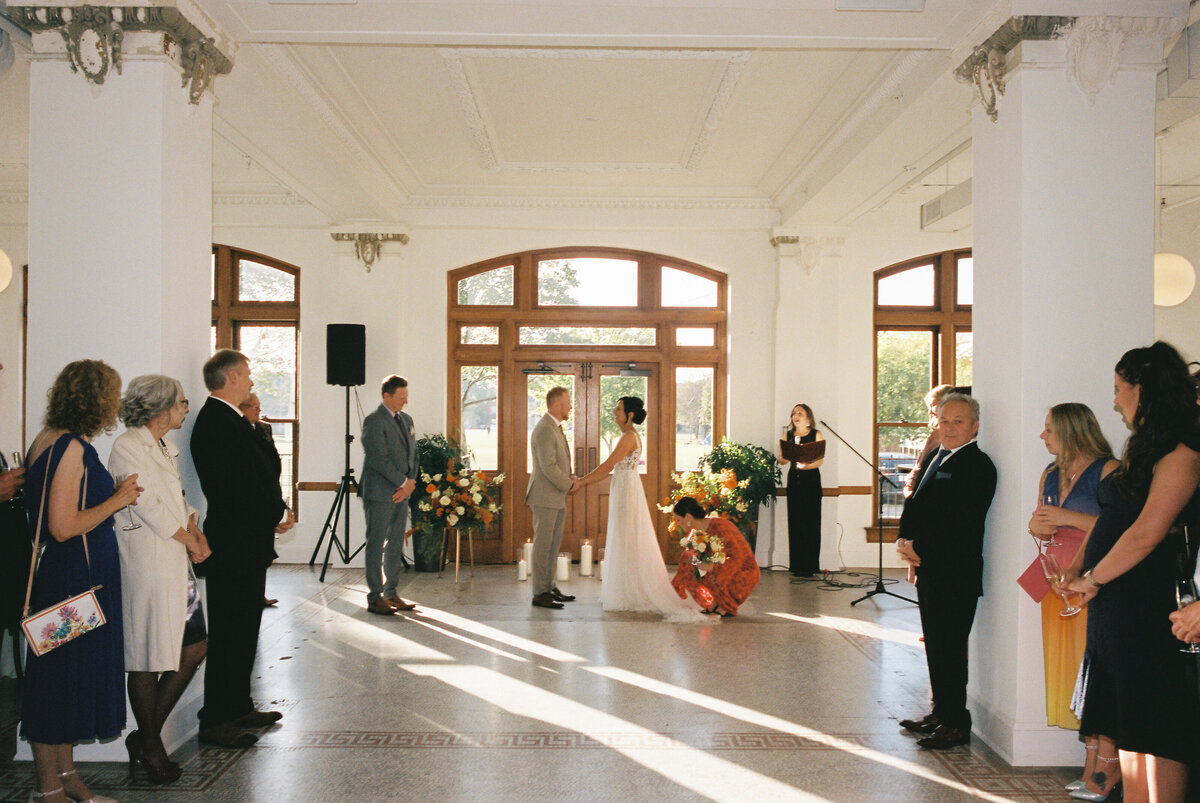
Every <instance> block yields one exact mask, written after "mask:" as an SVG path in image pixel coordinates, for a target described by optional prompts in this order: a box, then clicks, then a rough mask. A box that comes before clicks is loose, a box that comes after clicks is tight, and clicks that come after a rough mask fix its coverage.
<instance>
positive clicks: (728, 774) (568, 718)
mask: <svg viewBox="0 0 1200 803" xmlns="http://www.w3.org/2000/svg"><path fill="white" fill-rule="evenodd" d="M576 571H577V567H573V569H572V579H571V580H570V581H569V582H566V583H561V584H560V585H561V587H562V588H563V590H564V591H566V592H568V593H572V594H576V595H577V596H578V597H579V599H578V601H576V602H574V603H569V604H568V605H567V607H566V608H565V609H564V610H562V611H549V610H543V609H539V608H533V607H531V606H530V604H529V597H530V593H529V584H528V583H517V582H516V580H515V578H516V570H515V569H514V568H513V567H510V566H503V567H500V566H488V567H480V568H479V569H477V570H476V572H475V576H474V579H467V578H466V575H465V574H464V581H463V582H461V583H458V584H455V583H454V581H453V577H452V575H447V576H443V577H442V578H438V577H437V576H436V575H434V574H418V573H407V574H405V575H404V576H403V577H402V580H401V583H402V584H401V588H400V594H401V596H403V597H405V598H407V599H410V600H414V601H416V602H418V603H419V606H420V607H419V609H418V610H417V611H416V612H413V613H411V614H408V615H404V616H396V617H391V618H384V617H380V616H373V615H369V614H367V612H366V611H365V610H364V607H363V605H364V600H365V597H364V592H365V588H364V586H363V585H362V574H361V571H360V570H355V569H342V568H337V567H332V568H330V570H329V573H328V576H327V578H326V582H325V583H320V582H318V580H317V573H318V572H317V569H310V568H309V567H308V566H278V567H275V568H273V569H272V570H271V572H270V576H269V578H268V581H267V584H268V588H269V590H270V592H271V595H272V596H276V597H279V598H280V603H279V606H278V607H277V608H274V609H270V610H268V611H266V613H265V615H264V618H263V628H262V636H261V640H260V646H259V659H258V665H257V668H256V673H255V675H256V676H255V680H254V684H255V694H256V699H257V700H259V701H261V703H262V704H263V707H269V708H273V709H277V710H280V711H283V713H284V718H283V721H282V722H281V723H280V724H278V725H275V726H273V727H271V728H268V729H265V730H264V731H262V733H261V738H260V741H259V742H258V744H257V745H256V746H255V747H252V748H249V749H245V750H225V749H220V748H213V747H207V746H205V747H200V746H199V745H198V744H197V743H196V741H195V740H194V739H193V740H191V741H190V742H189V743H188V745H187V746H186V747H185V748H183V749H181V750H180V751H179V752H178V753H176V754H175V756H174V758H175V760H177V761H180V762H182V764H183V777H182V778H180V780H179V781H178V782H176V783H175V784H173V785H171V786H169V787H153V786H150V785H149V784H148V783H146V782H145V780H144V779H145V776H144V775H142V774H140V773H139V775H138V780H137V781H135V782H133V783H130V782H128V781H127V780H126V775H125V767H124V765H121V764H101V763H89V764H83V763H81V764H80V765H79V769H80V772H81V774H82V775H83V776H84V778H85V779H86V780H87V781H88V783H89V784H91V786H92V789H93V791H95V792H98V793H103V794H108V795H111V796H114V797H116V798H118V799H119V800H121V801H161V802H162V803H171V802H172V801H180V803H183V801H205V803H210V802H214V801H273V800H280V801H284V800H286V801H358V800H362V801H518V800H580V801H584V800H586V801H643V800H654V801H677V800H678V801H693V800H697V801H700V800H718V801H776V800H829V801H868V800H870V801H884V800H903V801H956V800H976V799H982V800H991V801H1000V800H1006V801H1051V800H1053V801H1063V800H1066V799H1067V797H1066V794H1065V793H1064V792H1063V791H1062V786H1063V784H1064V783H1066V782H1067V781H1069V780H1071V779H1072V778H1074V777H1076V774H1075V773H1076V772H1077V770H1075V771H1073V770H1071V769H1042V770H1029V769H1020V770H1014V769H1012V768H1010V767H1008V766H1007V765H1006V764H1005V763H1004V762H1003V761H1002V760H1000V759H999V758H998V757H997V756H996V755H995V754H994V753H992V752H991V751H990V750H989V749H988V748H986V747H985V746H984V745H983V744H982V743H981V742H980V741H979V740H978V739H976V740H974V741H973V743H972V745H971V746H970V747H960V748H955V749H952V750H946V751H940V752H935V751H925V750H922V749H920V748H918V747H917V745H916V740H915V738H914V737H912V736H910V735H908V734H906V733H905V732H904V731H903V730H902V729H901V728H900V727H899V726H898V724H897V721H898V720H899V719H902V718H904V717H907V716H909V715H912V714H923V713H924V712H925V711H926V710H927V706H928V700H929V686H928V679H927V675H926V672H925V663H924V656H923V651H922V648H921V645H920V644H919V642H918V641H917V638H918V635H919V624H918V616H917V610H916V606H915V605H910V604H908V603H906V602H903V601H901V600H899V599H896V598H893V597H889V596H877V597H875V598H873V599H871V600H869V601H867V602H864V603H862V604H859V605H857V606H854V607H851V606H850V602H851V601H852V600H854V599H856V598H858V597H860V596H862V594H863V593H864V589H862V588H853V587H838V586H834V585H828V584H825V583H823V582H820V581H804V582H797V583H793V582H790V581H791V577H790V576H788V575H786V574H783V573H764V576H763V579H762V582H761V583H760V585H759V587H758V589H757V591H756V592H755V594H754V596H753V597H752V598H751V603H750V605H749V606H748V608H747V609H745V610H744V611H743V614H742V615H741V616H739V617H737V618H736V619H728V620H725V621H723V622H721V623H720V624H717V625H709V626H702V625H672V624H667V623H664V622H661V621H659V620H657V619H656V618H655V617H652V616H647V615H640V614H614V613H608V614H606V613H604V612H602V611H601V609H600V604H599V601H598V600H599V589H600V583H599V582H598V581H596V580H594V579H590V578H579V577H576V576H575V572H576ZM888 575H889V580H890V581H895V582H894V584H892V585H889V587H888V588H889V590H891V591H895V592H897V593H901V594H905V595H907V596H911V597H914V598H915V592H914V590H913V589H912V587H911V586H908V585H907V584H906V583H904V581H903V580H902V579H900V575H899V573H891V572H889V573H888ZM835 578H836V579H838V580H840V581H842V582H843V583H846V584H847V585H853V584H855V583H859V582H865V583H867V584H869V585H870V584H872V583H873V578H872V577H870V576H847V575H836V576H835ZM16 694H17V691H16V684H15V682H12V681H9V682H6V683H3V684H0V716H2V721H0V756H2V757H4V760H3V762H2V763H0V797H2V798H3V799H4V800H26V799H27V798H28V790H29V789H31V788H32V776H33V768H32V765H31V764H30V763H28V762H13V761H11V758H10V757H11V756H12V755H13V745H14V743H15V738H16V737H15V723H14V711H15V709H16V704H17V703H16ZM1082 752H1083V751H1082V750H1080V754H1081V756H1082Z"/></svg>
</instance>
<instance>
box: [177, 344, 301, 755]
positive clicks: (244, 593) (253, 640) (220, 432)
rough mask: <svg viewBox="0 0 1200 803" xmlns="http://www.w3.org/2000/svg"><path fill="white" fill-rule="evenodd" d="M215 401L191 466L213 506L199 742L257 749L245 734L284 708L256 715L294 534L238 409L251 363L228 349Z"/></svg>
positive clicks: (215, 377) (207, 378)
mask: <svg viewBox="0 0 1200 803" xmlns="http://www.w3.org/2000/svg"><path fill="white" fill-rule="evenodd" d="M204 384H205V386H206V387H207V388H208V390H209V394H210V395H209V397H208V400H207V401H206V402H205V403H204V407H202V408H201V410H200V414H199V415H198V416H196V426H195V427H194V428H193V430H192V443H191V448H192V461H193V462H194V463H195V465H196V473H197V474H198V475H199V477H200V486H201V488H202V489H203V490H204V496H205V499H207V501H208V512H207V515H206V518H205V521H204V532H205V534H206V535H207V536H208V544H209V547H210V548H211V549H212V556H211V557H209V559H208V560H206V561H205V562H204V563H203V564H200V566H202V567H203V569H204V576H205V578H206V581H207V592H208V593H207V595H206V603H207V605H208V666H207V668H206V669H205V673H204V707H203V708H202V709H200V741H202V742H207V743H209V744H216V745H220V746H222V747H248V746H250V745H252V744H254V742H256V741H257V740H258V737H257V736H255V735H254V734H253V733H249V732H247V731H245V730H243V728H261V727H265V726H267V725H270V724H272V723H274V722H277V721H279V720H280V719H281V718H282V717H283V715H282V714H280V713H279V712H278V711H256V710H255V709H254V703H253V702H252V701H251V699H250V674H251V672H252V671H253V670H254V655H255V652H256V651H257V650H258V628H259V624H260V623H261V621H262V611H263V596H264V593H263V592H264V589H265V587H266V582H267V567H268V566H270V565H271V561H272V560H274V559H275V557H276V555H275V534H276V533H282V532H286V531H287V530H289V529H290V528H291V527H292V524H293V523H294V522H293V519H292V513H291V511H290V510H288V509H287V506H286V505H285V504H284V502H283V497H282V495H281V494H280V491H279V474H278V473H277V471H276V470H275V468H274V467H273V466H272V465H271V463H270V462H269V461H268V460H267V459H266V457H265V455H264V454H263V449H262V447H261V445H260V444H259V443H258V442H257V439H258V438H259V436H258V435H257V434H255V432H254V429H253V427H252V426H251V425H250V422H249V421H247V420H246V418H245V417H244V416H243V415H242V413H241V411H240V410H239V409H238V407H239V405H240V404H241V403H242V402H243V401H245V400H246V399H247V398H249V396H250V389H251V388H252V387H253V386H254V382H253V381H252V380H251V379H250V362H249V360H247V359H246V356H245V355H244V354H241V353H240V352H237V351H233V350H231V349H222V350H220V351H218V352H217V353H216V354H214V355H213V356H212V357H211V358H210V359H209V360H208V362H206V363H205V364H204Z"/></svg>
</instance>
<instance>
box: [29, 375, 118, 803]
mask: <svg viewBox="0 0 1200 803" xmlns="http://www.w3.org/2000/svg"><path fill="white" fill-rule="evenodd" d="M120 395H121V377H120V376H119V375H118V374H117V372H116V371H114V370H113V369H112V368H111V367H109V366H108V365H106V364H105V363H103V362H100V361H98V360H78V361H76V362H73V363H71V364H69V365H68V366H67V367H66V368H64V369H63V370H62V371H61V372H60V373H59V375H58V377H57V378H56V379H55V380H54V384H53V386H52V387H51V388H50V391H49V393H48V394H47V398H48V404H47V407H46V418H45V428H44V429H42V431H41V432H39V433H38V435H37V437H36V438H34V441H33V446H32V447H31V448H30V450H29V471H28V473H27V475H26V477H27V483H26V486H25V500H26V504H27V505H28V507H29V522H30V525H31V526H32V527H34V528H36V527H37V526H38V523H39V520H40V522H41V525H42V532H41V536H42V537H41V539H40V543H41V544H42V545H43V549H42V555H41V559H40V560H39V562H38V566H37V573H36V575H35V577H34V582H33V594H32V597H31V599H30V610H31V611H39V610H42V609H43V608H47V607H50V606H51V605H57V604H59V603H61V602H62V601H63V600H65V599H67V598H69V597H72V596H74V595H76V594H79V593H82V592H83V591H86V590H87V589H89V588H92V587H98V588H97V590H96V598H97V600H98V601H99V603H100V609H101V610H102V611H103V612H104V615H105V618H106V619H107V623H106V624H105V625H104V626H103V627H98V628H96V629H95V630H92V631H90V632H88V633H85V634H83V635H82V636H79V637H78V638H75V639H73V640H71V641H68V642H67V643H65V644H63V645H61V646H59V647H57V648H56V649H53V650H51V651H50V652H47V653H44V654H43V655H41V656H40V657H39V656H36V655H34V654H33V651H32V650H30V651H29V654H28V657H27V658H26V670H25V671H26V676H25V688H24V693H23V695H22V699H21V735H22V736H24V737H25V738H26V739H28V740H29V743H30V747H31V748H32V750H33V760H34V765H35V768H36V770H37V787H38V788H37V791H35V792H33V793H32V794H31V795H30V800H38V801H46V803H61V801H66V800H96V801H102V800H108V798H101V797H99V796H94V795H92V793H91V790H89V789H88V787H87V785H86V784H84V783H83V781H82V780H81V779H80V777H79V776H78V775H77V774H76V772H75V763H74V758H73V756H72V750H73V745H74V743H75V742H79V741H84V740H90V739H112V738H114V737H116V736H118V735H120V733H121V731H122V730H124V728H125V684H124V679H125V677H124V676H125V662H124V660H123V651H124V643H123V641H124V633H123V629H122V627H121V567H120V560H119V558H118V556H117V539H116V535H115V534H114V532H113V514H115V513H116V512H117V511H118V510H120V509H121V508H124V507H126V506H128V505H131V504H133V503H134V502H136V501H137V498H138V493H139V488H138V485H137V477H136V475H135V476H131V477H129V478H128V479H126V480H125V481H123V482H121V483H120V484H119V485H115V486H114V483H113V478H112V475H111V474H109V473H108V471H107V470H106V469H105V468H104V464H103V463H101V462H100V457H99V455H97V454H96V450H95V449H94V448H93V447H92V444H91V440H92V438H93V437H95V436H96V435H98V434H100V433H101V432H103V431H105V430H110V429H111V428H112V427H113V426H114V425H115V424H116V420H117V409H118V407H119V406H120ZM43 504H44V506H45V510H44V513H42V515H41V516H39V512H41V511H42V507H43ZM35 535H36V534H35Z"/></svg>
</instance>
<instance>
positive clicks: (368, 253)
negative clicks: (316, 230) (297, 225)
mask: <svg viewBox="0 0 1200 803" xmlns="http://www.w3.org/2000/svg"><path fill="white" fill-rule="evenodd" d="M329 236H330V237H332V238H333V239H335V240H337V241H338V242H352V243H354V255H355V256H356V257H358V258H359V259H360V260H361V261H362V263H363V264H364V265H366V266H367V273H370V272H371V266H372V265H374V264H375V260H376V259H378V258H379V252H380V251H381V250H382V248H383V244H384V243H385V242H398V243H400V245H408V235H407V234H403V233H396V232H353V233H351V232H341V231H335V232H332V233H330V235H329Z"/></svg>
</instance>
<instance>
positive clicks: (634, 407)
mask: <svg viewBox="0 0 1200 803" xmlns="http://www.w3.org/2000/svg"><path fill="white" fill-rule="evenodd" d="M617 401H619V402H621V404H622V406H623V407H624V408H625V415H629V414H630V413H632V414H633V423H635V424H640V423H642V422H643V421H645V420H646V403H645V402H644V401H642V400H641V399H639V398H638V397H637V396H622V397H621V398H619V399H617Z"/></svg>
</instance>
